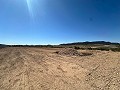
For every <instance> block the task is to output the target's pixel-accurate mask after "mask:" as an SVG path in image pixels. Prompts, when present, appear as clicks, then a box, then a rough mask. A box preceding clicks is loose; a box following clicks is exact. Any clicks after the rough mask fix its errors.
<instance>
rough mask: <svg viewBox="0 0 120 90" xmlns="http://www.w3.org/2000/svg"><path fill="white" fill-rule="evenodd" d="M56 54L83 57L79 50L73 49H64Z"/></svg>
mask: <svg viewBox="0 0 120 90" xmlns="http://www.w3.org/2000/svg"><path fill="white" fill-rule="evenodd" d="M56 53H57V54H59V55H69V56H80V55H82V53H79V52H78V51H77V50H75V49H71V48H69V49H68V48H67V49H62V50H60V51H57V52H56Z"/></svg>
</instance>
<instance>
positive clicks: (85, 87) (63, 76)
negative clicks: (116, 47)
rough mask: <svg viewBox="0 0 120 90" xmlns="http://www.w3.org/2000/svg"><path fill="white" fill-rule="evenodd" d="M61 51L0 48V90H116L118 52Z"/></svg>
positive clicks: (119, 79) (119, 77)
mask: <svg viewBox="0 0 120 90" xmlns="http://www.w3.org/2000/svg"><path fill="white" fill-rule="evenodd" d="M59 50H61V48H30V47H7V48H2V49H0V90H120V52H113V51H99V50H88V51H87V50H78V52H80V53H81V52H89V53H92V55H81V56H74V55H60V54H57V53H55V52H56V51H59Z"/></svg>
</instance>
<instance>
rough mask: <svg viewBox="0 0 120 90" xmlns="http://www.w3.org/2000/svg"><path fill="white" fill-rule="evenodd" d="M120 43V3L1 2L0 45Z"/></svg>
mask: <svg viewBox="0 0 120 90" xmlns="http://www.w3.org/2000/svg"><path fill="white" fill-rule="evenodd" d="M99 40H104V41H112V42H120V0H0V43H4V44H60V43H68V42H79V41H99Z"/></svg>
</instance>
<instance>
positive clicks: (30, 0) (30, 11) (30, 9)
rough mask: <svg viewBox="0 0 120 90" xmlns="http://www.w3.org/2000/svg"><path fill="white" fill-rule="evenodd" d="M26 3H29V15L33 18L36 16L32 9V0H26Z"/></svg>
mask: <svg viewBox="0 0 120 90" xmlns="http://www.w3.org/2000/svg"><path fill="white" fill-rule="evenodd" d="M26 3H27V7H28V11H29V14H30V16H31V17H32V18H33V17H34V15H33V9H32V0H26Z"/></svg>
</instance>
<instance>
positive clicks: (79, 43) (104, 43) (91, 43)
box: [60, 41, 120, 45]
mask: <svg viewBox="0 0 120 90" xmlns="http://www.w3.org/2000/svg"><path fill="white" fill-rule="evenodd" d="M60 45H120V43H113V42H106V41H93V42H75V43H66V44H60Z"/></svg>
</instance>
